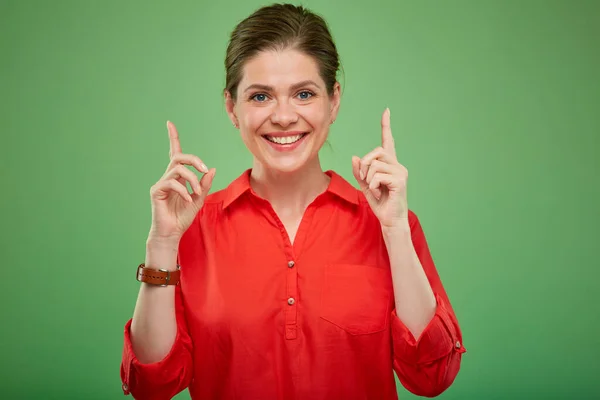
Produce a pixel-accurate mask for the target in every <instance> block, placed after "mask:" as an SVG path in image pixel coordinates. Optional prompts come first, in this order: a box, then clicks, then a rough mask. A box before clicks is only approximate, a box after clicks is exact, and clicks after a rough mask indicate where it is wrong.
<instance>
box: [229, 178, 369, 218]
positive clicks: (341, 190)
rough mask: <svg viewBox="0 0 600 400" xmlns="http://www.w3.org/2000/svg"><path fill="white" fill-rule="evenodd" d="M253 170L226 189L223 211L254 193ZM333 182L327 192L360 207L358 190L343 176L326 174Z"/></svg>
mask: <svg viewBox="0 0 600 400" xmlns="http://www.w3.org/2000/svg"><path fill="white" fill-rule="evenodd" d="M251 172H252V169H251V168H250V169H247V170H246V171H244V172H243V173H242V174H241V175H240V176H239V177H237V178H236V179H235V180H234V181H233V182H231V183H230V184H229V186H227V188H226V189H225V196H224V199H223V209H225V208H227V207H229V206H230V205H231V203H233V202H234V201H236V200H237V199H238V198H239V197H241V196H242V195H243V194H244V193H246V192H247V191H250V192H252V193H254V192H253V191H252V187H251V186H250V173H251ZM325 173H326V174H327V175H328V176H329V177H330V178H331V180H330V181H329V186H328V187H327V192H329V193H332V194H334V195H336V196H338V197H340V198H341V199H343V200H345V201H347V202H348V203H351V204H355V205H358V203H359V200H358V190H357V189H356V188H355V187H354V186H352V185H351V184H350V183H349V182H348V181H346V180H345V179H344V178H343V177H342V176H340V175H338V174H337V173H336V172H335V171H332V170H328V171H326V172H325Z"/></svg>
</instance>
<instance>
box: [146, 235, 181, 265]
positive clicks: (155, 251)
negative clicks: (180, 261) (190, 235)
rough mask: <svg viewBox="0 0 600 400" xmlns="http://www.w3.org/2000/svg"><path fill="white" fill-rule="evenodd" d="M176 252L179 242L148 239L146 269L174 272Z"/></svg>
mask: <svg viewBox="0 0 600 400" xmlns="http://www.w3.org/2000/svg"><path fill="white" fill-rule="evenodd" d="M178 251H179V240H172V239H170V240H165V239H156V238H148V240H147V241H146V260H145V264H146V267H147V268H151V269H165V270H168V271H175V270H176V269H177V252H178Z"/></svg>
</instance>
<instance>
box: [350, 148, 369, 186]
mask: <svg viewBox="0 0 600 400" xmlns="http://www.w3.org/2000/svg"><path fill="white" fill-rule="evenodd" d="M352 174H353V175H354V178H356V181H357V182H358V185H359V186H360V189H361V190H362V191H364V190H365V189H366V187H367V183H366V182H365V181H364V180H362V179H360V158H359V157H357V156H352Z"/></svg>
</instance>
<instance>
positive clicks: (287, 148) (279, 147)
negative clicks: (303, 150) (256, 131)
mask: <svg viewBox="0 0 600 400" xmlns="http://www.w3.org/2000/svg"><path fill="white" fill-rule="evenodd" d="M284 133H285V134H284V135H271V134H269V135H263V136H262V138H263V140H264V141H265V142H267V143H268V144H269V145H270V146H271V147H272V148H273V149H274V150H276V151H281V152H287V151H293V150H295V149H296V148H298V146H300V145H301V144H302V143H304V141H305V140H306V137H307V136H308V135H310V134H309V133H307V132H284ZM300 134H303V135H304V136H302V137H301V138H300V140H298V141H297V142H294V143H292V144H278V143H273V142H271V141H270V140H269V139H267V138H266V136H276V137H281V136H294V135H300Z"/></svg>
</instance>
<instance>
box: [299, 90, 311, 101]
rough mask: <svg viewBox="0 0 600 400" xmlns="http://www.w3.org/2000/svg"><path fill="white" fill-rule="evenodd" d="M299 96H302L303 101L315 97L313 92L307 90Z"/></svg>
mask: <svg viewBox="0 0 600 400" xmlns="http://www.w3.org/2000/svg"><path fill="white" fill-rule="evenodd" d="M298 96H300V99H301V100H307V99H309V98H311V97H312V96H313V94H312V92H309V91H308V90H305V91H303V92H300V93H298Z"/></svg>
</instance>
